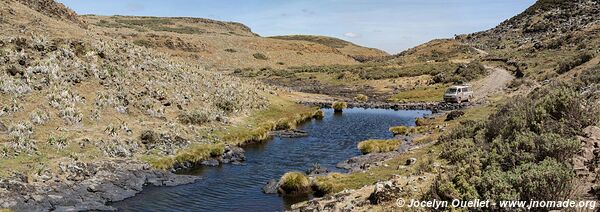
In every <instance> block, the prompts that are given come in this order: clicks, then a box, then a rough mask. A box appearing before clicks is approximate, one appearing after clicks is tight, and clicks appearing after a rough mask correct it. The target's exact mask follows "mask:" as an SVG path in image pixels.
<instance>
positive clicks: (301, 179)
mask: <svg viewBox="0 0 600 212" xmlns="http://www.w3.org/2000/svg"><path fill="white" fill-rule="evenodd" d="M279 189H280V192H281V193H282V194H285V195H301V194H307V193H310V191H311V183H310V180H309V179H308V177H307V176H306V175H305V174H304V173H302V172H288V173H285V174H284V175H283V176H282V177H281V179H280V180H279Z"/></svg>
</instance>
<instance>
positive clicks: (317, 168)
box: [306, 163, 329, 176]
mask: <svg viewBox="0 0 600 212" xmlns="http://www.w3.org/2000/svg"><path fill="white" fill-rule="evenodd" d="M327 173H329V170H327V168H323V167H321V165H319V164H318V163H316V164H313V166H312V167H310V168H309V169H308V170H306V174H307V175H309V176H315V175H324V174H327Z"/></svg>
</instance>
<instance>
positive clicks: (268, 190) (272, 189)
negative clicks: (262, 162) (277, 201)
mask: <svg viewBox="0 0 600 212" xmlns="http://www.w3.org/2000/svg"><path fill="white" fill-rule="evenodd" d="M278 189H279V181H277V180H275V179H272V180H269V182H267V184H265V186H263V187H262V192H263V193H265V194H276V193H277V190H278Z"/></svg>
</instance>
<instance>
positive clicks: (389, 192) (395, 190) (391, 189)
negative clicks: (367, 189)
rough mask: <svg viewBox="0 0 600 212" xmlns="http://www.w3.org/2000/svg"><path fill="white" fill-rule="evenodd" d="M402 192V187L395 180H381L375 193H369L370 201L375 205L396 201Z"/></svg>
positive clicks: (376, 185)
mask: <svg viewBox="0 0 600 212" xmlns="http://www.w3.org/2000/svg"><path fill="white" fill-rule="evenodd" d="M400 192H402V188H400V186H398V185H396V184H395V182H393V181H385V182H379V183H377V184H375V189H374V190H373V193H371V195H369V202H371V204H373V205H378V204H381V203H384V202H390V201H395V200H396V199H398V198H399V197H400V196H399V194H400Z"/></svg>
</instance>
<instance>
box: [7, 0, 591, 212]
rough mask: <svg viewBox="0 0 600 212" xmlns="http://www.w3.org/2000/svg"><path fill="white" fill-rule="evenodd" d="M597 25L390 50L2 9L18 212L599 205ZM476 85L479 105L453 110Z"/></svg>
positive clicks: (557, 20)
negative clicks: (454, 96) (415, 203)
mask: <svg viewBox="0 0 600 212" xmlns="http://www.w3.org/2000/svg"><path fill="white" fill-rule="evenodd" d="M599 12H600V2H598V1H595V0H576V1H568V2H567V1H554V0H539V1H537V2H536V3H535V4H534V5H532V6H531V7H530V8H528V9H527V10H525V11H524V12H522V13H521V14H518V15H516V16H514V17H513V18H510V19H508V20H506V21H504V22H502V23H500V24H499V25H498V26H496V27H494V28H492V29H489V30H485V31H482V32H474V33H471V34H464V35H456V36H455V37H454V38H450V39H436V40H432V41H430V42H427V43H424V44H421V45H418V46H415V47H413V48H411V49H408V50H405V51H403V52H401V53H398V54H394V55H390V54H388V53H386V52H384V51H382V50H378V49H374V48H368V47H363V46H359V45H357V44H354V43H351V42H348V41H344V40H341V39H338V38H333V37H325V36H319V35H281V36H271V37H263V36H260V35H258V34H256V33H255V32H253V31H252V29H250V28H249V27H247V26H246V25H244V24H242V23H236V22H224V21H217V20H211V19H204V18H187V17H141V16H99V15H80V14H77V13H75V12H73V11H72V10H70V9H68V8H67V7H65V6H64V5H62V4H61V3H58V2H56V1H54V0H36V1H32V0H7V1H2V2H0V26H1V27H2V31H1V32H0V62H1V63H0V80H1V81H0V103H1V104H0V211H2V210H3V209H5V210H8V211H88V210H133V211H146V210H154V209H156V207H158V208H160V210H194V209H195V210H201V211H209V210H215V208H213V207H216V208H219V209H221V210H232V211H240V210H244V209H250V210H261V211H262V210H291V211H396V210H404V208H402V207H399V206H398V199H400V198H401V199H404V200H410V199H413V200H440V201H452V200H455V199H458V200H474V199H487V200H525V201H528V200H532V199H539V200H563V199H571V200H586V201H592V202H598V200H599V199H600V184H599V183H598V182H599V181H598V180H600V167H599V164H600V155H599V154H598V152H600V147H598V143H599V142H600V128H599V126H600V108H598V105H600V104H599V103H600V95H599V93H600V92H599V90H598V89H600V86H599V85H600V57H599V56H598V54H599V53H600V34H598V33H599V32H600V30H599V29H600V18H599V17H598V16H597V14H598V13H599ZM465 84H466V85H470V86H471V88H472V89H473V91H474V97H473V98H472V99H470V101H468V102H463V103H445V102H443V97H444V94H445V92H446V89H447V88H448V87H450V86H452V85H465ZM331 108H333V109H331ZM334 110H336V112H334ZM286 136H288V137H286ZM296 136H297V137H296ZM338 148H341V149H338ZM321 166H322V167H321ZM321 168H323V169H321ZM307 169H308V170H307ZM305 171H306V172H305ZM232 183H233V184H232ZM263 186H265V187H263ZM266 188H267V190H269V191H265V190H264V189H266ZM261 189H263V191H264V193H266V194H263V193H261ZM249 193H251V194H252V195H245V194H249ZM179 196H185V197H186V198H179ZM233 197H235V198H236V199H237V200H238V202H235V201H231V199H230V198H233ZM199 200H202V202H209V203H210V204H198V202H195V201H199ZM263 200H265V201H267V202H268V204H264V205H257V204H255V203H256V202H260V201H263ZM471 209H473V208H444V210H471ZM553 209H560V208H553ZM490 210H503V209H502V208H492V209H490ZM540 210H542V211H547V210H549V209H547V208H543V209H540Z"/></svg>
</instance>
